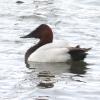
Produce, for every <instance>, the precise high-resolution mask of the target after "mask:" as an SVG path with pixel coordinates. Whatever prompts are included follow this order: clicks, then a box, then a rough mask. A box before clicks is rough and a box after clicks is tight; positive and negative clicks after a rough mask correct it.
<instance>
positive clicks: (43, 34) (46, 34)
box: [21, 24, 53, 42]
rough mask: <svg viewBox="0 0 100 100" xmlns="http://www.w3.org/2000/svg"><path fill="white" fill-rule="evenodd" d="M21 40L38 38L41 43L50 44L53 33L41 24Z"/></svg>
mask: <svg viewBox="0 0 100 100" xmlns="http://www.w3.org/2000/svg"><path fill="white" fill-rule="evenodd" d="M21 38H39V39H40V41H43V42H52V40H53V32H52V29H51V28H50V27H49V26H48V25H46V24H41V25H40V26H38V27H37V28H36V29H35V30H33V31H32V32H31V33H30V34H28V35H26V36H23V37H21Z"/></svg>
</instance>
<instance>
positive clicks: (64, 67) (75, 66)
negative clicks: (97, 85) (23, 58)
mask: <svg viewBox="0 0 100 100" xmlns="http://www.w3.org/2000/svg"><path fill="white" fill-rule="evenodd" d="M86 66H87V63H86V62H83V61H80V62H70V63H33V62H30V63H29V66H28V68H30V69H34V70H35V71H36V72H42V71H49V72H50V73H52V74H56V75H57V74H62V73H66V72H70V73H74V74H85V73H86V69H87V68H86Z"/></svg>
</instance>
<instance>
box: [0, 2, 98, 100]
mask: <svg viewBox="0 0 100 100" xmlns="http://www.w3.org/2000/svg"><path fill="white" fill-rule="evenodd" d="M42 23H46V24H49V25H50V26H51V27H52V29H53V31H54V37H55V38H56V39H62V40H67V41H68V42H75V43H79V44H80V45H82V46H83V47H92V50H91V51H90V52H89V55H88V56H87V58H86V59H85V63H79V64H75V63H74V64H63V63H60V64H59V63H56V64H33V63H32V64H31V68H30V69H29V68H27V67H26V66H25V64H24V54H25V51H26V50H27V49H28V48H29V47H30V46H32V45H33V43H35V42H36V41H37V40H35V39H21V38H20V36H23V35H25V34H28V33H29V32H31V31H32V30H33V29H34V28H35V27H37V26H38V25H40V24H42ZM99 33H100V1H99V0H91V1H90V0H83V1H82V0H24V3H22V4H17V3H16V0H10V1H9V0H0V37H1V38H0V100H40V99H43V100H77V99H81V100H100V78H99V77H100V62H99V59H100V34H99ZM86 63H87V64H86ZM32 68H33V69H32ZM42 71H51V72H52V73H51V74H53V75H54V76H55V77H49V79H50V80H51V81H53V86H52V87H51V88H42V87H39V86H38V84H39V83H40V82H41V81H43V80H45V79H46V78H42V77H39V76H38V74H39V73H40V72H42Z"/></svg>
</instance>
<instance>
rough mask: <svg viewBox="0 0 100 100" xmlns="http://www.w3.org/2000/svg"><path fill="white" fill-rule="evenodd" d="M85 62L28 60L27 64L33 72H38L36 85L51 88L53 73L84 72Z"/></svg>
mask: <svg viewBox="0 0 100 100" xmlns="http://www.w3.org/2000/svg"><path fill="white" fill-rule="evenodd" d="M86 65H87V63H85V62H70V63H33V62H30V63H29V65H28V66H27V67H28V68H29V69H34V72H38V74H37V76H38V77H39V78H40V80H41V81H40V82H39V83H38V85H37V86H39V87H42V88H52V87H53V86H54V81H53V79H54V78H55V75H60V74H62V73H73V74H76V75H80V74H85V73H86V69H87V68H86Z"/></svg>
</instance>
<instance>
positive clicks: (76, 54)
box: [68, 45, 91, 61]
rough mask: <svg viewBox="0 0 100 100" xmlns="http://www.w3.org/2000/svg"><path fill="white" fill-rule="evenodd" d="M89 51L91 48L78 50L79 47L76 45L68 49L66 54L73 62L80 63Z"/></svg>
mask: <svg viewBox="0 0 100 100" xmlns="http://www.w3.org/2000/svg"><path fill="white" fill-rule="evenodd" d="M90 49H91V48H80V46H79V45H77V46H76V47H71V48H69V52H68V53H69V54H70V55H71V58H72V60H73V61H80V60H84V58H86V55H87V54H88V53H87V52H88V51H89V50H90Z"/></svg>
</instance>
